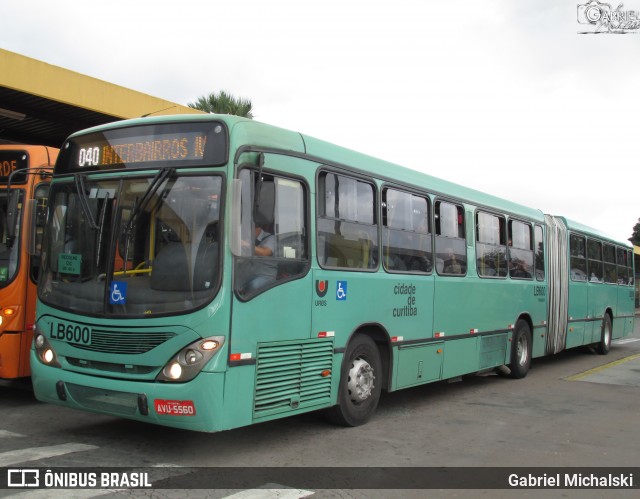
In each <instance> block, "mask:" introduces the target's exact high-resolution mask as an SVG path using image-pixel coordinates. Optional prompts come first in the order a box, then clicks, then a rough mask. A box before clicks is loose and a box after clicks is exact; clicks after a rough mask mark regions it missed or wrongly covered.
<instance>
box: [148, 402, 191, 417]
mask: <svg viewBox="0 0 640 499" xmlns="http://www.w3.org/2000/svg"><path fill="white" fill-rule="evenodd" d="M153 402H154V405H155V408H156V414H166V415H167V416H195V415H196V406H195V405H193V401H191V400H162V399H156V400H154V401H153Z"/></svg>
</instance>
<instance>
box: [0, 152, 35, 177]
mask: <svg viewBox="0 0 640 499" xmlns="http://www.w3.org/2000/svg"><path fill="white" fill-rule="evenodd" d="M28 167H29V156H28V155H27V153H26V152H25V151H4V150H3V151H0V183H3V184H6V183H7V182H9V175H11V174H12V173H13V172H15V171H16V170H22V169H23V168H28ZM26 180H27V174H26V173H23V172H19V173H16V174H15V175H14V176H13V177H12V178H11V183H12V184H22V183H24V182H26Z"/></svg>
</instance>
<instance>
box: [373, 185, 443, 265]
mask: <svg viewBox="0 0 640 499" xmlns="http://www.w3.org/2000/svg"><path fill="white" fill-rule="evenodd" d="M382 217H383V226H384V229H383V241H382V262H383V264H384V267H385V268H386V269H387V270H389V271H392V272H422V273H429V272H431V270H432V268H433V265H432V261H433V260H432V249H431V231H430V230H429V220H430V218H429V201H428V199H426V198H424V197H422V196H416V195H414V194H409V193H407V192H402V191H398V190H395V189H385V190H384V191H383V193H382Z"/></svg>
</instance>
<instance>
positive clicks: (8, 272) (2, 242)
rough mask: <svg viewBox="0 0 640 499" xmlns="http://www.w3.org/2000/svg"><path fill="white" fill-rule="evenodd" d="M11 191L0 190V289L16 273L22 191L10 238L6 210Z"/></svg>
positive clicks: (19, 193)
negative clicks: (12, 235) (12, 234)
mask: <svg viewBox="0 0 640 499" xmlns="http://www.w3.org/2000/svg"><path fill="white" fill-rule="evenodd" d="M12 191H14V189H11V190H8V189H2V190H0V288H2V287H4V286H6V285H7V284H8V283H10V282H11V281H12V280H13V278H14V276H15V275H16V273H17V272H18V260H19V255H20V251H19V248H20V220H21V218H22V204H23V199H22V198H23V191H22V189H19V190H18V200H17V201H18V202H17V203H16V210H17V213H16V214H15V218H14V220H15V222H16V226H15V227H14V237H13V238H11V237H10V235H9V231H8V227H7V224H8V223H9V221H8V219H7V210H8V208H9V199H10V194H11V192H12ZM14 195H15V194H14Z"/></svg>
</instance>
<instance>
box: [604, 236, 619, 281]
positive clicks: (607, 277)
mask: <svg viewBox="0 0 640 499" xmlns="http://www.w3.org/2000/svg"><path fill="white" fill-rule="evenodd" d="M603 249H604V282H606V283H607V284H616V283H617V282H618V277H617V270H616V247H615V246H613V245H612V244H605V245H604V248H603Z"/></svg>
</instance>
